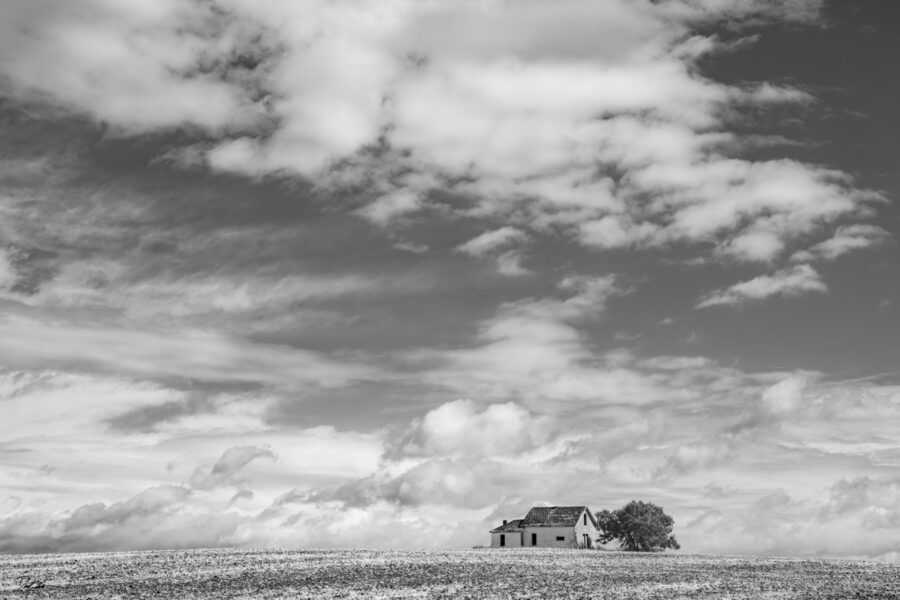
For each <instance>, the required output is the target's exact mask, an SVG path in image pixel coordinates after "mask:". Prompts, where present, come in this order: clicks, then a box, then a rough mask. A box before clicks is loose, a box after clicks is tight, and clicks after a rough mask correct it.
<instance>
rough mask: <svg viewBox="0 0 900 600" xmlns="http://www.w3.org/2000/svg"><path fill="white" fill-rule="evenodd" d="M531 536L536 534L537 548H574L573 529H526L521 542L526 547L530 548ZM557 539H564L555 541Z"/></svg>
mask: <svg viewBox="0 0 900 600" xmlns="http://www.w3.org/2000/svg"><path fill="white" fill-rule="evenodd" d="M531 534H537V546H538V547H539V548H574V547H575V529H574V528H573V527H526V528H525V531H524V534H523V535H522V541H523V543H524V545H525V546H526V547H528V546H531V545H532V544H531ZM557 537H562V538H564V539H563V540H557V539H556V538H557Z"/></svg>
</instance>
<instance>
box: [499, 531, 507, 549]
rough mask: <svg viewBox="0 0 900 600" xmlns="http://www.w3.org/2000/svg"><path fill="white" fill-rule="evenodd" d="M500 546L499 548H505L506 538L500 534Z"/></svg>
mask: <svg viewBox="0 0 900 600" xmlns="http://www.w3.org/2000/svg"><path fill="white" fill-rule="evenodd" d="M500 545H501V546H505V545H506V536H505V535H504V534H502V533H501V534H500Z"/></svg>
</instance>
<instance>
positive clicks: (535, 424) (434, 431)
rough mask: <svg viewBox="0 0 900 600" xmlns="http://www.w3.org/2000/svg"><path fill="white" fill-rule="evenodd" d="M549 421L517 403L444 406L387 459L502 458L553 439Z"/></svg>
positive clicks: (394, 447) (413, 428)
mask: <svg viewBox="0 0 900 600" xmlns="http://www.w3.org/2000/svg"><path fill="white" fill-rule="evenodd" d="M551 427H552V425H551V423H550V422H549V421H548V420H547V419H546V418H541V417H537V416H534V415H532V414H531V413H530V412H529V411H528V410H526V409H525V408H523V407H522V406H519V405H518V404H516V403H514V402H507V403H504V404H490V405H488V406H485V407H479V406H478V405H477V404H476V403H475V402H473V401H471V400H456V401H453V402H448V403H446V404H442V405H441V406H439V407H438V408H435V409H434V410H431V411H429V412H428V413H427V414H426V415H425V416H424V417H422V418H421V419H420V420H417V421H416V422H415V423H414V424H413V425H412V426H411V427H410V429H409V430H408V431H407V432H406V433H405V434H404V436H403V437H402V438H400V439H398V440H396V442H394V443H393V444H391V445H390V446H389V449H388V452H387V454H388V456H390V457H393V458H401V457H428V456H431V457H465V456H473V455H474V456H478V457H503V456H518V455H520V454H522V453H525V452H528V451H530V450H533V449H535V448H537V447H539V446H540V445H541V444H542V443H543V442H544V441H545V440H546V439H548V438H549V437H550V436H551V435H552V431H551Z"/></svg>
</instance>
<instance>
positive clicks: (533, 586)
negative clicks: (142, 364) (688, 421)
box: [0, 549, 900, 600]
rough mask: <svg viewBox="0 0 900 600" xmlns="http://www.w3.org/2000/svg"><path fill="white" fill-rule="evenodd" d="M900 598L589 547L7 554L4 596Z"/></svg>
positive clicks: (773, 562) (855, 576) (782, 569)
mask: <svg viewBox="0 0 900 600" xmlns="http://www.w3.org/2000/svg"><path fill="white" fill-rule="evenodd" d="M14 598H15V599H20V598H33V599H38V598H66V599H71V600H77V599H87V598H91V599H92V600H99V599H104V598H165V599H169V598H171V599H180V598H203V599H207V598H208V599H216V600H219V599H225V598H272V599H274V598H295V599H302V598H348V599H349V598H470V599H478V600H481V599H488V598H491V599H494V598H496V599H500V598H573V599H574V598H611V599H617V600H618V599H625V598H642V599H644V598H647V599H650V598H667V599H668V598H730V599H737V598H748V599H750V598H753V599H757V598H810V599H812V598H815V599H827V598H834V599H837V598H840V599H844V598H900V565H887V564H878V563H865V562H852V561H824V560H789V559H770V558H746V557H744V558H738V557H709V556H693V555H688V554H680V553H668V554H650V555H641V554H627V553H620V552H604V551H577V550H537V549H523V550H487V549H485V550H468V551H459V552H392V551H326V550H298V551H271V550H259V551H248V550H188V551H166V552H123V553H110V554H47V555H34V556H0V599H4V600H5V599H10V600H11V599H14Z"/></svg>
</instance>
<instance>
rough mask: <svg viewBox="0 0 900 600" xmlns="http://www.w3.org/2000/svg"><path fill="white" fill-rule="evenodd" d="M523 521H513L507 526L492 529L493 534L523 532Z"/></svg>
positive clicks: (508, 522) (507, 523)
mask: <svg viewBox="0 0 900 600" xmlns="http://www.w3.org/2000/svg"><path fill="white" fill-rule="evenodd" d="M521 525H522V519H513V520H512V521H507V522H506V524H504V525H501V526H500V527H497V528H496V529H491V533H503V532H505V531H522V527H521Z"/></svg>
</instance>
